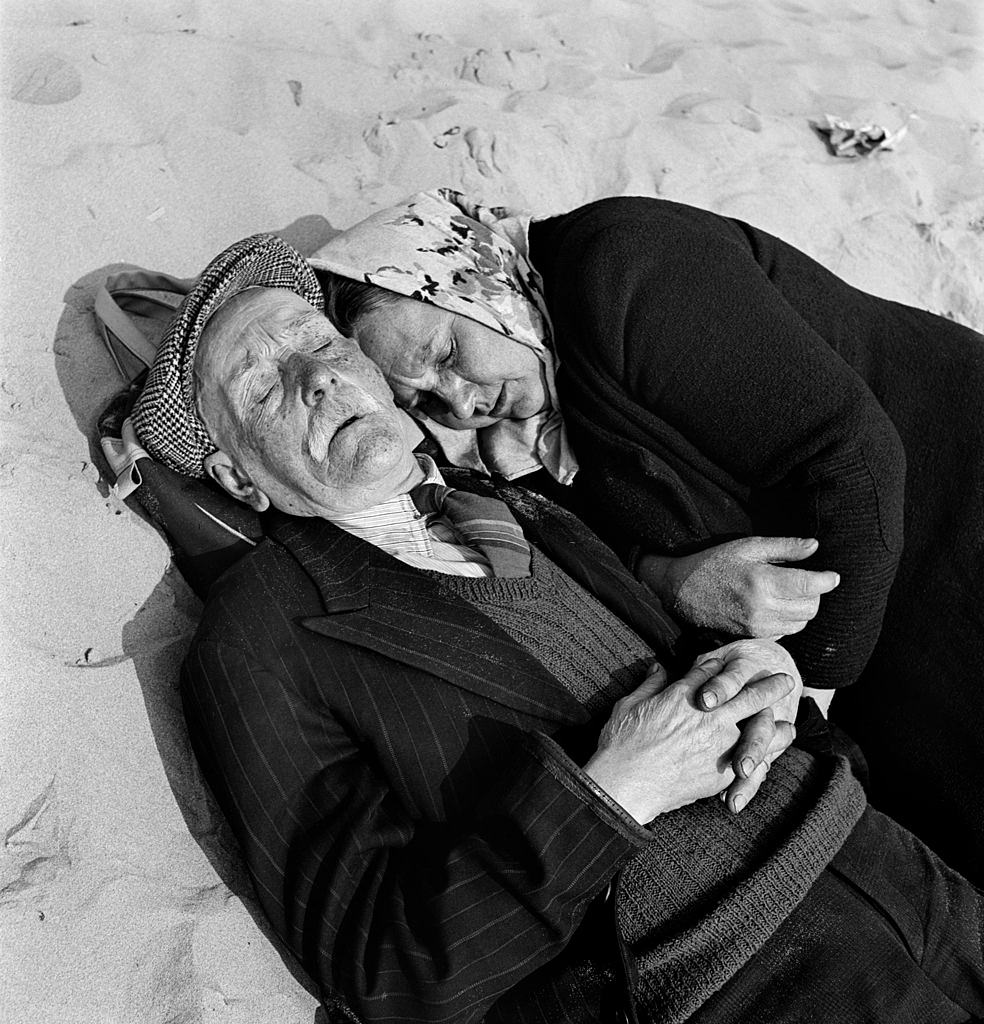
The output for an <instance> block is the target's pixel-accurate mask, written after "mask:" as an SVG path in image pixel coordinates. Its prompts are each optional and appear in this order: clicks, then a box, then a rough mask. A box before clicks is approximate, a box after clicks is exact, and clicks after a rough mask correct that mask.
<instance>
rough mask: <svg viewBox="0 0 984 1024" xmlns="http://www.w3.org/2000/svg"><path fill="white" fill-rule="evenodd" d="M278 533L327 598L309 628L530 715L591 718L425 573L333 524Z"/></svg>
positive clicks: (284, 521)
mask: <svg viewBox="0 0 984 1024" xmlns="http://www.w3.org/2000/svg"><path fill="white" fill-rule="evenodd" d="M270 533H271V536H272V537H273V539H274V540H276V541H278V542H279V543H281V544H282V545H283V546H284V547H285V548H287V550H288V551H290V552H291V554H292V555H293V556H294V558H295V559H296V560H297V561H298V562H299V563H300V565H301V567H302V568H303V569H304V571H305V572H306V573H307V574H308V575H309V576H310V577H311V579H312V580H313V582H314V584H315V586H316V587H317V588H318V591H319V593H320V595H321V600H322V603H323V605H324V610H325V612H326V613H327V614H325V615H321V616H312V617H310V618H306V619H304V620H302V625H303V626H304V627H305V628H307V629H309V630H311V631H312V632H314V633H319V634H321V635H322V636H329V637H332V638H334V639H337V640H341V641H344V642H345V643H350V644H355V645H357V646H359V647H364V648H366V649H368V650H372V651H375V652H376V653H377V654H382V655H384V656H385V657H387V658H392V659H393V660H395V661H399V662H402V663H404V664H406V665H412V666H413V667H414V668H418V669H421V670H422V671H424V672H429V673H430V674H431V675H435V676H439V677H440V678H442V679H445V680H447V681H448V682H449V683H453V684H454V685H455V686H460V687H462V688H463V689H466V690H470V691H471V692H473V693H476V694H479V695H481V696H483V697H486V698H488V699H491V700H494V701H497V702H498V703H500V704H504V705H506V706H508V707H511V708H514V709H516V710H517V711H521V712H523V713H525V714H530V715H535V716H536V717H538V718H543V719H546V720H549V721H560V722H565V723H576V722H582V721H585V720H586V719H587V713H586V712H585V711H584V709H583V708H582V707H581V705H580V704H578V703H577V701H575V700H574V698H573V697H572V696H571V695H570V694H569V693H568V692H567V690H565V689H564V688H563V686H561V684H560V683H558V682H557V680H556V679H554V677H553V676H552V675H550V673H549V672H547V671H546V669H544V668H543V666H542V665H541V664H540V663H539V661H537V659H536V658H534V657H533V656H532V655H531V654H529V653H528V652H527V651H526V650H525V649H524V648H523V647H521V646H520V645H519V644H517V643H516V642H515V641H514V640H512V638H511V637H509V636H508V635H507V634H506V633H505V632H504V631H503V630H502V629H501V628H500V627H498V626H497V625H496V624H495V623H494V622H492V620H491V619H489V618H488V617H487V616H485V615H483V614H482V613H481V612H479V611H476V610H475V609H474V608H473V607H471V605H469V604H467V602H465V601H462V600H459V599H457V598H455V597H453V596H447V595H445V594H443V593H442V592H441V590H440V588H439V587H438V585H437V583H436V582H435V581H434V580H433V579H431V578H430V577H429V576H428V575H426V574H425V573H423V572H420V571H419V570H417V569H414V568H412V567H411V566H408V565H405V564H404V563H403V562H401V561H399V560H398V559H396V558H393V557H391V556H390V555H388V554H387V553H386V552H385V551H383V550H381V549H380V548H377V547H375V546H374V545H372V544H367V543H366V542H365V541H362V540H360V539H358V538H356V537H353V536H352V535H351V534H348V533H345V531H344V530H340V529H338V528H337V527H335V526H333V525H332V524H331V523H328V522H326V521H325V520H321V519H297V518H293V517H289V516H281V517H278V518H277V519H276V520H275V522H274V525H273V526H272V528H271V531H270Z"/></svg>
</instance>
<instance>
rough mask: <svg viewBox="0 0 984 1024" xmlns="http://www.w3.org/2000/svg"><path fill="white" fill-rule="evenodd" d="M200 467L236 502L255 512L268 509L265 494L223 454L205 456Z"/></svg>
mask: <svg viewBox="0 0 984 1024" xmlns="http://www.w3.org/2000/svg"><path fill="white" fill-rule="evenodd" d="M202 466H203V467H204V469H205V473H206V475H207V476H208V477H209V478H211V479H212V480H214V481H215V482H216V483H217V484H218V485H219V486H220V487H221V488H222V490H224V491H226V492H227V493H228V494H231V495H232V496H233V497H234V498H235V499H236V500H237V501H241V502H242V503H243V504H244V505H249V507H250V508H251V509H253V510H254V511H256V512H265V511H266V510H267V509H268V508H269V507H270V499H269V498H268V497H267V496H266V494H265V493H264V492H263V491H261V490H260V489H259V487H257V486H256V484H254V483H253V481H252V479H250V476H249V474H248V473H244V472H243V471H242V470H241V469H240V468H239V467H238V466H237V465H236V464H235V462H233V461H232V459H231V458H230V457H229V456H228V455H226V453H225V452H223V451H218V452H212V454H211V455H206V456H205V460H204V462H203V463H202Z"/></svg>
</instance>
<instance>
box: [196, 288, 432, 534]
mask: <svg viewBox="0 0 984 1024" xmlns="http://www.w3.org/2000/svg"><path fill="white" fill-rule="evenodd" d="M195 382H196V394H197V401H198V409H199V414H200V415H201V417H202V419H203V421H204V422H205V425H206V427H207V428H208V431H209V434H210V436H211V438H212V440H213V442H214V443H215V444H216V445H217V446H218V447H219V448H220V449H221V450H222V451H223V452H225V453H226V454H228V455H229V456H230V457H231V458H232V460H233V461H234V462H235V463H236V465H237V466H238V467H239V469H240V470H242V471H243V472H244V473H246V474H248V476H249V478H250V479H251V481H252V483H253V484H254V485H255V486H256V487H257V488H258V489H259V490H260V491H262V492H263V493H264V494H265V495H266V496H267V497H268V498H269V499H270V501H271V503H272V504H273V505H275V506H276V507H277V508H280V509H283V510H284V511H286V512H291V513H293V514H295V515H320V516H330V515H331V514H332V513H345V512H354V511H358V510H360V509H363V508H367V507H369V506H370V505H374V504H377V503H378V502H380V501H384V500H385V499H387V498H390V497H392V496H393V495H394V494H398V493H401V492H402V491H403V490H405V489H406V488H407V487H408V486H409V485H410V484H411V483H415V482H416V481H417V479H418V478H419V475H420V471H419V469H418V468H417V464H416V460H415V459H414V457H413V454H412V452H411V447H410V443H409V442H408V440H407V436H406V435H405V433H404V430H405V418H404V417H403V416H402V414H401V413H400V412H399V411H398V410H397V408H396V406H395V405H394V403H393V396H392V393H391V392H390V389H389V387H388V386H387V384H386V382H385V380H384V379H383V376H382V374H381V373H380V372H379V370H378V369H377V368H376V366H375V365H374V364H373V363H372V362H371V361H370V360H369V359H368V358H367V357H366V356H365V355H363V354H362V352H361V351H360V350H359V347H358V345H357V344H356V342H355V341H352V340H350V339H347V338H343V337H341V336H340V335H339V334H338V332H337V331H336V330H335V328H334V327H333V326H332V325H331V323H330V321H329V320H327V319H326V318H325V317H324V316H322V315H321V314H320V313H318V312H317V311H316V310H315V309H314V308H313V307H312V306H310V305H309V304H308V303H307V302H305V301H304V300H303V299H302V298H301V297H300V296H299V295H295V294H294V293H293V292H289V291H286V290H284V289H276V288H250V289H248V290H247V291H245V292H242V293H240V294H239V295H236V296H234V297H233V298H232V299H230V300H228V301H227V302H226V303H225V304H224V305H223V306H222V307H221V308H220V309H219V311H218V312H217V313H216V314H215V315H214V316H213V317H212V318H211V320H210V321H209V322H208V325H207V326H206V328H205V331H204V332H203V334H202V338H201V341H200V343H199V346H198V352H197V355H196V359H195Z"/></svg>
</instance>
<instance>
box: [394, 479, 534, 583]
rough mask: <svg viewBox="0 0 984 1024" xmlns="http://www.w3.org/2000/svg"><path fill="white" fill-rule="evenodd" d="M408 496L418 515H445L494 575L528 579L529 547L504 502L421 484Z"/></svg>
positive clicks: (439, 486)
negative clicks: (483, 556)
mask: <svg viewBox="0 0 984 1024" xmlns="http://www.w3.org/2000/svg"><path fill="white" fill-rule="evenodd" d="M410 497H411V498H412V500H413V503H414V505H416V506H417V511H418V512H421V513H423V514H424V515H433V514H443V515H445V516H447V518H448V519H449V520H450V521H451V525H452V526H453V527H454V529H455V532H456V533H457V534H458V535H459V536H460V537H461V540H462V541H463V542H464V543H465V544H467V545H468V546H469V547H472V548H475V550H476V551H480V552H481V553H482V554H483V555H485V557H486V558H487V559H488V560H489V565H491V566H492V572H493V573H494V574H495V575H496V576H510V577H514V578H518V577H522V576H529V574H530V546H529V544H528V543H527V542H526V538H525V537H524V536H523V531H522V529H521V528H520V525H519V523H517V522H516V520H515V519H513V515H512V513H511V512H510V511H509V507H508V506H507V505H506V503H505V502H504V501H500V500H499V499H498V498H490V497H486V496H484V495H482V494H472V493H471V492H470V491H462V490H459V489H458V488H456V487H448V486H447V485H445V484H435V483H429V484H420V485H419V486H418V487H415V488H414V489H413V490H412V491H411V492H410Z"/></svg>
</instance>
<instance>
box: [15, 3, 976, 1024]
mask: <svg viewBox="0 0 984 1024" xmlns="http://www.w3.org/2000/svg"><path fill="white" fill-rule="evenodd" d="M859 9H864V10H865V11H866V12H867V13H866V14H863V15H862V14H859V13H857V11H858V10H859ZM978 9H979V8H978V5H977V4H976V2H975V0H965V2H959V0H865V2H864V3H861V4H859V3H857V0H703V2H701V0H658V2H657V0H651V2H648V3H643V2H628V0H593V2H591V0H571V2H562V0H522V2H520V0H507V2H498V3H495V4H492V3H489V4H485V5H482V4H476V3H469V2H464V0H453V2H435V0H359V2H357V3H356V2H352V3H348V2H338V0H334V2H332V3H330V4H328V3H321V2H314V0H312V2H303V3H302V2H292V3H288V2H279V3H276V4H261V3H259V2H240V3H234V2H232V0H210V2H207V3H206V2H204V0H202V2H197V3H196V2H193V0H189V2H185V3H175V2H166V0H157V2H155V3H153V4H151V3H138V2H136V0H134V2H131V3H121V2H118V0H99V2H96V0H89V2H84V0H45V2H44V3H37V2H30V3H28V2H12V0H3V2H2V3H0V18H2V35H0V39H2V49H3V53H2V59H0V65H2V69H3V70H2V79H3V88H2V99H0V104H2V106H0V126H2V136H0V153H2V175H3V177H2V196H3V203H2V212H0V224H2V231H3V237H2V253H3V256H2V275H3V276H2V285H0V296H2V330H3V349H4V358H3V368H2V373H0V379H2V383H0V424H2V425H0V431H2V435H0V440H2V456H0V501H2V506H0V508H2V524H3V529H2V532H0V554H2V562H0V580H2V581H3V583H2V593H3V602H2V616H3V622H2V638H3V661H2V664H3V669H2V694H0V835H2V836H3V845H2V848H0V1019H2V1020H4V1021H9V1022H12V1024H13V1022H18V1024H19V1022H34V1021H46V1022H47V1021H52V1022H55V1021H57V1022H58V1024H76V1022H86V1024H88V1022H113V1024H115V1022H120V1024H133V1022H150V1024H152V1022H162V1024H163V1022H168V1024H185V1022H193V1021H223V1022H230V1024H231V1022H243V1024H246V1022H259V1021H262V1022H264V1024H279V1022H288V1021H290V1022H294V1021H303V1022H308V1024H310V1022H313V1021H315V1019H316V1014H317V1002H316V1000H315V998H314V997H313V996H312V995H311V994H310V993H309V992H308V991H306V990H305V988H304V986H303V984H302V982H301V981H300V980H298V978H297V977H296V976H294V975H292V973H291V972H290V970H289V969H288V968H287V967H286V966H285V964H284V962H283V960H282V958H281V956H280V955H279V954H278V952H277V951H276V949H275V948H274V946H273V945H271V943H270V941H269V940H268V938H267V937H266V936H265V934H264V932H263V931H262V930H261V926H260V925H259V924H258V923H257V921H256V919H255V907H254V905H253V903H252V902H251V901H250V898H249V895H248V886H247V885H245V884H244V880H243V877H242V874H241V870H240V868H239V865H238V862H237V859H236V856H235V854H234V852H233V851H232V847H231V845H230V842H229V837H228V834H227V832H226V831H225V829H224V827H223V825H222V822H221V820H219V819H218V818H217V816H216V813H215V809H214V805H213V804H212V802H211V800H210V798H209V797H208V796H207V795H206V793H205V791H204V789H203V787H202V784H201V780H200V778H199V775H198V773H197V771H196V769H195V766H194V764H193V761H192V758H191V756H190V754H189V750H188V743H187V736H186V734H185V731H184V727H183V723H182V720H181V715H180V708H179V705H178V700H177V693H176V677H177V667H178V664H179V662H180V660H181V657H182V655H183V651H184V649H185V646H186V643H187V641H188V638H189V635H190V631H191V630H192V629H193V626H194V623H195V619H196V615H197V613H198V605H197V603H196V600H195V598H194V597H193V595H192V594H191V593H190V591H189V590H188V589H187V587H186V586H185V585H184V584H183V582H182V581H181V579H180V578H178V577H177V576H176V574H175V573H174V572H173V571H171V570H170V569H169V558H168V551H167V547H166V545H165V544H164V542H163V540H162V539H161V538H160V537H159V536H158V535H157V534H156V533H155V532H154V530H153V529H152V528H151V527H150V526H148V525H147V524H146V523H145V522H143V521H142V520H141V519H139V518H138V517H137V516H136V515H134V514H133V513H132V512H131V511H130V510H129V509H128V508H126V507H125V506H123V505H121V504H120V503H119V502H118V501H116V499H115V498H113V497H112V496H110V495H109V493H108V491H107V488H106V486H105V484H104V483H102V482H101V481H100V479H99V473H98V471H97V469H96V468H95V467H94V464H93V450H92V445H91V441H90V438H91V436H92V426H93V422H94V417H95V415H96V412H97V411H98V410H99V409H100V408H101V406H102V405H103V404H104V403H105V401H106V400H107V399H108V397H109V396H110V395H111V394H112V393H113V392H114V391H115V390H116V388H117V382H116V379H115V377H114V372H113V369H112V366H111V364H110V362H109V360H108V358H106V357H105V356H104V355H102V353H101V352H100V351H99V349H98V346H97V342H96V338H95V334H94V331H93V324H92V318H91V303H92V291H93V287H94V285H95V284H96V283H97V282H98V281H99V280H100V279H101V278H102V277H103V276H105V274H106V272H107V269H108V268H110V267H111V265H113V264H115V263H118V262H131V263H136V264H142V265H145V266H150V267H154V268H157V269H162V270H170V271H172V272H175V273H179V274H192V273H195V272H197V271H198V270H199V269H201V267H202V266H203V264H204V263H205V262H206V261H207V260H208V259H209V258H210V257H211V256H213V255H214V254H215V253H217V252H218V251H219V250H220V249H222V248H223V247H225V246H226V245H227V244H229V243H230V242H232V241H234V240H235V239H237V238H240V237H242V236H244V235H247V234H252V233H253V232H255V231H260V230H272V229H277V228H280V227H283V226H284V225H286V224H288V223H289V222H291V221H294V220H295V219H296V218H299V217H302V216H307V215H317V217H323V218H326V221H327V223H326V222H325V221H322V220H317V219H315V220H312V221H308V222H307V225H308V226H309V227H313V229H314V230H315V233H317V232H318V231H324V230H326V229H327V227H328V223H330V224H331V225H334V226H335V227H344V226H346V225H348V224H350V223H352V222H353V221H355V220H357V219H359V218H360V217H361V216H363V215H365V214H366V213H368V212H370V211H372V210H373V209H376V208H378V207H379V206H381V205H384V204H386V203H387V202H388V201H390V200H395V199H397V198H399V197H401V196H403V195H405V194H407V193H409V192H411V191H414V190H416V189H418V188H422V187H431V186H435V185H442V184H450V185H454V186H458V187H461V188H463V189H465V190H467V191H470V192H472V193H474V194H476V195H477V196H479V197H481V198H484V199H486V200H494V201H502V202H507V203H512V204H519V205H528V206H529V207H531V208H533V209H535V210H537V211H539V212H548V211H558V210H563V209H567V208H570V207H573V206H575V205H577V204H579V203H582V202H584V201H586V200H589V199H593V198H596V197H598V196H602V195H607V194H618V193H623V194H628V193H639V194H649V195H660V196H664V197H667V198H672V199H677V200H682V201H685V202H692V203H695V204H697V205H702V206H707V207H709V208H711V209H713V210H717V211H720V212H724V213H728V214H732V215H736V216H740V217H743V218H745V219H748V220H751V221H753V222H756V223H758V224H759V225H760V226H762V227H765V228H768V229H770V230H772V231H774V232H776V233H778V234H780V235H782V236H784V237H785V238H787V239H788V240H790V241H792V242H793V243H795V244H797V245H799V246H800V247H801V248H803V249H805V250H806V251H807V252H809V253H811V254H812V255H814V256H816V257H817V258H818V259H820V260H821V261H822V262H824V263H826V264H827V265H828V266H830V267H831V268H832V269H834V270H836V271H837V272H839V273H840V274H841V275H842V276H844V277H846V278H847V279H848V280H850V281H851V282H852V283H855V284H858V285H860V286H862V287H866V288H868V289H869V290H872V291H875V292H878V293H880V294H882V295H886V296H889V297H891V298H896V299H902V300H905V301H908V302H911V303H914V304H919V305H924V306H926V307H928V308H931V309H934V310H936V311H938V312H942V313H947V314H950V315H952V316H954V317H956V318H958V319H961V320H963V321H965V322H968V323H971V324H975V325H976V326H978V327H980V326H981V325H982V324H984V124H982V122H981V117H982V112H984V71H982V63H981V54H980V48H981V42H982V39H981V36H982V28H981V24H980V21H979V19H978V17H977V15H976V12H977V10H978ZM271 12H272V13H271ZM828 112H829V113H832V114H835V115H838V116H841V117H844V118H848V119H851V120H852V121H854V122H855V123H858V124H863V123H865V122H869V121H874V122H877V123H879V124H882V125H884V126H885V127H886V128H888V129H890V130H894V129H896V128H898V127H900V126H902V125H903V124H907V125H908V133H907V135H906V137H905V138H904V139H903V140H902V141H901V143H900V144H899V146H898V148H897V149H896V150H895V151H894V152H889V153H880V154H877V155H875V156H872V157H869V158H866V159H863V160H855V161H850V160H842V159H836V158H834V157H832V156H830V155H829V154H828V152H827V150H826V149H825V147H824V145H823V144H822V142H821V140H820V139H819V138H818V137H817V136H816V135H815V134H814V133H813V132H812V131H811V129H810V127H809V124H808V122H809V119H811V118H817V117H821V116H822V115H823V114H824V113H828Z"/></svg>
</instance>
